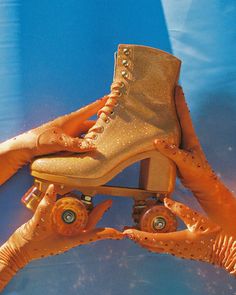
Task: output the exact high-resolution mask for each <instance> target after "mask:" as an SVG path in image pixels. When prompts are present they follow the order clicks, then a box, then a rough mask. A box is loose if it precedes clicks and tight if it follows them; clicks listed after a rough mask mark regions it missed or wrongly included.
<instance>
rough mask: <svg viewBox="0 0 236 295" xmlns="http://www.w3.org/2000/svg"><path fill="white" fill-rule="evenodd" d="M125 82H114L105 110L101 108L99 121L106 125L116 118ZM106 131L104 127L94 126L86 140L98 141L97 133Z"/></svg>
mask: <svg viewBox="0 0 236 295" xmlns="http://www.w3.org/2000/svg"><path fill="white" fill-rule="evenodd" d="M124 86H125V85H124V83H123V82H113V83H112V84H111V92H110V94H108V95H107V102H106V104H105V106H104V107H103V108H101V109H100V110H99V111H98V113H97V115H98V119H99V118H101V119H102V120H103V121H104V122H105V123H106V124H108V123H109V122H110V119H111V118H112V117H113V116H114V108H115V107H117V106H118V104H119V102H118V100H119V98H120V97H121V96H122V93H123V88H124ZM103 130H104V127H103V126H98V125H96V124H95V125H94V126H93V127H92V128H91V129H90V130H89V131H88V133H87V134H86V136H85V138H86V139H97V137H98V135H97V134H96V133H102V132H103Z"/></svg>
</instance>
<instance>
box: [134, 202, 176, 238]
mask: <svg viewBox="0 0 236 295" xmlns="http://www.w3.org/2000/svg"><path fill="white" fill-rule="evenodd" d="M139 226H140V230H142V231H146V232H153V233H168V232H173V231H176V229H177V220H176V218H175V215H174V214H173V213H172V212H171V211H170V210H169V209H167V208H165V207H164V206H153V207H151V208H147V209H146V210H145V211H144V213H143V214H142V216H141V219H140V222H139Z"/></svg>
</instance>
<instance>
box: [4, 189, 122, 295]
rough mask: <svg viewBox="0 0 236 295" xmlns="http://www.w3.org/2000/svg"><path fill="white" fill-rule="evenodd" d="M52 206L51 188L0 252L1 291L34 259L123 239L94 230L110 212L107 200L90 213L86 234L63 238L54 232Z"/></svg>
mask: <svg viewBox="0 0 236 295" xmlns="http://www.w3.org/2000/svg"><path fill="white" fill-rule="evenodd" d="M55 202H56V193H55V191H54V186H53V185H50V186H49V188H48V190H47V192H46V194H45V196H44V198H43V199H42V201H41V202H40V204H39V206H38V208H37V210H36V212H35V214H34V216H33V217H32V218H31V219H30V220H29V221H28V222H27V223H25V224H23V225H22V226H21V227H20V228H18V229H17V230H16V231H15V232H14V233H13V235H12V236H11V237H10V238H9V240H8V241H7V242H6V243H5V244H4V245H3V246H2V247H1V248H0V290H2V289H3V288H4V287H5V286H6V284H7V283H8V282H9V281H10V279H11V278H12V277H13V276H14V275H15V273H16V272H17V271H18V270H19V269H21V268H23V267H24V266H25V265H26V264H28V263H29V262H30V261H32V260H34V259H38V258H42V257H47V256H49V255H56V254H60V253H63V252H65V251H68V250H69V249H71V248H73V247H76V246H78V245H84V244H88V243H91V242H95V241H97V240H104V239H122V238H123V235H122V233H120V232H119V231H117V230H115V229H112V228H95V226H96V224H97V223H98V221H99V220H100V219H101V218H102V216H103V214H104V213H105V211H106V210H108V209H109V208H110V206H111V201H110V200H107V201H104V202H103V203H101V204H99V205H98V206H97V207H95V208H94V209H93V211H92V212H91V213H90V215H89V220H88V223H87V226H86V228H85V230H83V231H82V232H81V233H80V234H78V235H77V236H74V237H65V236H62V235H60V234H58V233H57V232H56V231H55V230H54V227H53V224H52V217H51V213H52V210H53V207H54V205H55Z"/></svg>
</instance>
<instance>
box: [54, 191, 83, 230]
mask: <svg viewBox="0 0 236 295" xmlns="http://www.w3.org/2000/svg"><path fill="white" fill-rule="evenodd" d="M52 222H53V228H54V229H55V230H56V231H57V232H58V233H59V234H61V235H63V236H75V235H77V234H78V233H80V232H81V231H82V230H83V229H84V228H85V226H86V224H87V222H88V212H87V209H86V207H85V205H84V204H83V203H82V202H81V201H79V200H78V199H76V198H73V197H64V198H62V199H60V200H58V201H57V202H56V204H55V205H54V207H53V210H52Z"/></svg>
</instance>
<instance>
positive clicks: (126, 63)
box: [122, 59, 129, 68]
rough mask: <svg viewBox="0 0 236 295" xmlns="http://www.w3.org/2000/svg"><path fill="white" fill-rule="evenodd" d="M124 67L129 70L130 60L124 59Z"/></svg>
mask: <svg viewBox="0 0 236 295" xmlns="http://www.w3.org/2000/svg"><path fill="white" fill-rule="evenodd" d="M122 65H123V66H124V67H126V68H127V67H128V66H129V62H128V60H127V59H123V60H122Z"/></svg>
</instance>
